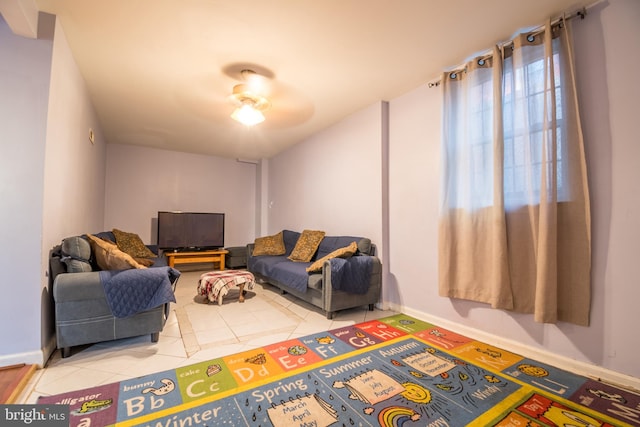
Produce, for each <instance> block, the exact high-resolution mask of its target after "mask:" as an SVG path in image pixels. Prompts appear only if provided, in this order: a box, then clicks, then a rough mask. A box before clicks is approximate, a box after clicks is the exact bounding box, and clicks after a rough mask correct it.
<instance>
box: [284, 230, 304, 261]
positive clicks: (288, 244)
mask: <svg viewBox="0 0 640 427" xmlns="http://www.w3.org/2000/svg"><path fill="white" fill-rule="evenodd" d="M282 238H283V240H284V247H285V249H286V250H287V252H286V253H285V254H286V255H287V256H289V255H291V252H292V251H293V248H295V247H296V243H298V239H299V238H300V232H298V231H291V230H282Z"/></svg>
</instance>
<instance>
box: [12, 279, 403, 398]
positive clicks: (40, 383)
mask: <svg viewBox="0 0 640 427" xmlns="http://www.w3.org/2000/svg"><path fill="white" fill-rule="evenodd" d="M203 272H204V271H184V272H182V276H181V278H180V281H179V283H178V286H177V288H176V300H177V303H175V304H172V306H171V314H170V316H169V318H168V319H167V322H166V325H165V327H164V329H163V331H162V332H161V334H160V340H159V341H158V342H157V343H153V342H151V339H150V336H148V335H146V336H141V337H133V338H127V339H122V340H115V341H109V342H103V343H98V344H94V345H87V346H78V347H74V348H72V355H71V356H70V357H68V358H65V359H62V358H61V357H60V352H59V351H56V352H55V353H54V355H53V356H52V357H51V359H50V360H49V362H48V363H47V366H46V367H45V368H44V369H41V370H39V371H37V373H36V375H34V377H33V378H32V380H31V381H30V382H29V383H28V384H27V387H26V389H25V391H24V392H23V393H22V395H21V397H20V402H22V403H36V402H37V398H38V397H39V396H47V395H52V394H58V393H64V392H68V391H72V390H79V389H85V388H89V387H93V386H96V385H99V384H108V383H112V382H118V381H124V380H128V379H132V378H136V377H139V376H143V375H148V374H151V373H155V372H161V371H166V370H170V369H175V368H177V367H183V366H188V365H191V364H194V363H200V362H203V361H208V360H213V359H216V358H220V357H222V356H226V355H229V354H234V353H239V352H243V351H249V350H253V349H256V348H259V347H262V346H266V345H269V344H273V343H276V342H280V341H286V340H290V339H295V338H301V337H304V336H306V335H309V334H314V333H317V332H323V331H326V330H329V329H336V328H340V327H344V326H347V325H352V324H354V323H358V322H363V321H366V320H372V319H378V318H380V317H385V316H391V315H393V314H395V313H394V312H390V311H382V310H374V311H368V310H366V308H358V309H352V310H345V311H342V312H339V313H336V315H335V316H334V318H333V319H332V320H330V319H327V318H326V315H325V314H324V313H323V312H322V311H321V310H319V309H318V308H316V307H313V306H311V305H310V304H308V303H305V302H303V301H300V300H298V299H296V298H295V297H293V296H291V295H289V294H285V295H282V294H281V293H280V291H279V290H277V289H276V288H274V287H272V286H270V285H267V284H264V285H263V284H256V285H255V286H254V288H253V289H252V290H250V291H249V292H248V293H247V296H246V300H245V302H244V303H239V302H238V301H237V295H238V294H237V292H235V291H234V290H232V291H231V292H230V293H229V295H228V296H227V298H225V300H224V301H223V304H222V305H221V306H220V305H218V304H206V303H203V302H204V301H205V300H204V299H203V298H204V297H200V296H198V295H197V284H198V279H199V278H200V275H201V274H202V273H203Z"/></svg>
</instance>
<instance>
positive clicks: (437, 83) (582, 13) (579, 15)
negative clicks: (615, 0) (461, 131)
mask: <svg viewBox="0 0 640 427" xmlns="http://www.w3.org/2000/svg"><path fill="white" fill-rule="evenodd" d="M602 1H603V0H598V1H596V2H594V3H592V4H590V5H589V6H584V7H582V8H581V9H579V10H577V11H575V12H572V13H570V14H566V13H565V14H563V16H560V17H558V18H556V19H554V20H553V21H551V27H552V28H553V27H555V26H558V25H560V26H561V25H562V22H564V21H567V20H570V19H573V18H580V20H583V19H584V18H585V16H586V15H587V9H591V8H592V7H593V6H595V5H596V4H598V3H601V2H602ZM544 29H545V25H539V26H538V27H535V28H534V29H532V30H531V31H529V33H532V34H538V33H541V32H543V31H544ZM498 45H499V46H500V47H501V48H505V47H508V46H512V45H513V40H510V41H507V42H504V43H498ZM479 56H482V55H479ZM487 56H491V54H487ZM457 68H458V67H455V68H454V70H455V69H457ZM427 86H428V87H429V88H432V87H437V86H440V78H438V80H435V81H432V82H429V83H427Z"/></svg>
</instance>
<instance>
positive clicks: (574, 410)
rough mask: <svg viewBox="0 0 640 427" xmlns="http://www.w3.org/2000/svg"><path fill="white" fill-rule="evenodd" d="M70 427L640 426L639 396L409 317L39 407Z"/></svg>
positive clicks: (345, 329) (94, 390) (52, 399)
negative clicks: (64, 409)
mask: <svg viewBox="0 0 640 427" xmlns="http://www.w3.org/2000/svg"><path fill="white" fill-rule="evenodd" d="M38 403H40V404H61V405H69V409H70V425H71V426H85V427H90V426H112V425H114V426H134V425H136V426H137V425H141V426H153V427H161V426H162V427H182V426H275V427H290V426H301V427H302V426H319V427H326V426H383V427H387V426H389V427H391V426H393V427H396V426H404V427H411V426H455V427H458V426H466V425H471V426H500V427H511V426H530V427H537V426H640V396H638V395H637V394H634V393H632V392H630V391H627V390H624V389H619V388H616V387H614V386H611V385H609V384H605V383H601V382H597V381H595V380H592V379H589V378H585V377H582V376H578V375H575V374H573V373H570V372H567V371H565V370H562V369H558V368H555V367H553V366H549V365H546V364H543V363H540V362H537V361H535V360H531V359H527V358H524V357H522V356H519V355H517V354H514V353H510V352H508V351H506V350H503V349H500V348H497V347H494V346H491V345H489V344H486V343H482V342H479V341H474V340H472V339H469V338H467V337H464V336H462V335H459V334H456V333H454V332H451V331H448V330H446V329H443V328H440V327H438V326H436V325H432V324H429V323H426V322H423V321H421V320H418V319H416V318H413V317H410V316H407V315H404V314H398V315H395V316H390V317H386V318H383V319H379V320H374V321H370V322H364V323H359V324H355V325H352V326H348V327H343V328H340V329H335V330H330V331H327V332H324V333H318V334H312V335H308V336H306V337H302V338H298V339H293V340H289V341H285V342H280V343H276V344H273V345H268V346H265V347H262V348H259V349H255V350H251V351H247V352H243V353H238V354H233V355H229V356H224V357H221V358H218V359H214V360H210V361H206V362H202V363H198V364H194V365H190V366H186V367H181V368H177V369H175V370H170V371H164V372H159V373H156V374H152V375H148V376H145V377H139V378H134V379H131V380H126V381H121V382H119V383H113V384H107V385H102V386H98V387H94V388H90V389H85V390H78V391H75V392H70V393H64V394H60V395H56V396H47V397H42V398H40V399H39V401H38Z"/></svg>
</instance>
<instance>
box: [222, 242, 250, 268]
mask: <svg viewBox="0 0 640 427" xmlns="http://www.w3.org/2000/svg"><path fill="white" fill-rule="evenodd" d="M225 249H226V250H227V251H229V253H228V254H227V255H226V259H225V261H224V262H225V266H226V267H227V268H240V267H246V266H247V247H246V246H232V247H230V248H225Z"/></svg>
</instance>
